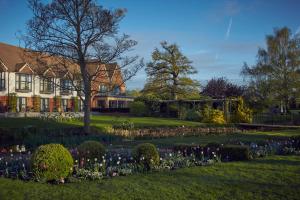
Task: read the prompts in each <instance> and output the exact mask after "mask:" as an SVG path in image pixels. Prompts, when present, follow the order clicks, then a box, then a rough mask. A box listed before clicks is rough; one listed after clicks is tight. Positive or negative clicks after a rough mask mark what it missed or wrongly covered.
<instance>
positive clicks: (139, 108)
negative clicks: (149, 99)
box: [129, 101, 147, 117]
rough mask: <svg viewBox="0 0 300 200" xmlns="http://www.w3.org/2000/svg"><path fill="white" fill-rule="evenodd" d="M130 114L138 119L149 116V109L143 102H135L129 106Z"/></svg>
mask: <svg viewBox="0 0 300 200" xmlns="http://www.w3.org/2000/svg"><path fill="white" fill-rule="evenodd" d="M129 108H130V114H132V115H134V116H138V117H143V116H146V115H147V107H146V105H145V103H144V102H142V101H134V102H131V103H130V104H129Z"/></svg>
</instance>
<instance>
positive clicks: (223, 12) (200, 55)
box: [0, 0, 300, 89]
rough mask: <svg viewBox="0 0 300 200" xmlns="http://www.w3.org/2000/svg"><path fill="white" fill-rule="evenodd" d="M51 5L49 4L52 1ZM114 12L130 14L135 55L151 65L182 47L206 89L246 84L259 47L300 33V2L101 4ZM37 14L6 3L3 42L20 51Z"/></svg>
mask: <svg viewBox="0 0 300 200" xmlns="http://www.w3.org/2000/svg"><path fill="white" fill-rule="evenodd" d="M48 1H49V0H48ZM98 3H99V4H100V5H103V6H104V7H105V8H108V9H117V8H126V9H127V14H126V16H125V18H124V19H123V20H122V22H121V23H120V34H121V33H125V34H128V35H130V36H131V39H134V40H136V41H137V42H138V44H137V46H136V47H135V48H134V50H133V51H132V52H131V54H134V55H138V56H140V57H141V58H144V60H145V62H149V61H150V60H151V52H153V50H154V48H155V47H159V46H160V42H161V41H167V42H169V43H176V44H177V45H179V46H180V49H181V50H182V52H183V53H184V55H186V56H187V57H188V58H189V59H190V60H192V61H193V66H194V67H195V68H196V69H197V71H198V73H197V74H195V75H193V77H192V78H194V79H197V80H199V81H200V82H201V83H203V84H205V82H206V81H207V80H209V79H211V78H214V77H226V78H228V79H229V80H232V81H233V82H236V83H242V81H243V77H241V76H240V71H241V68H242V66H243V63H244V62H246V63H248V64H249V65H253V64H255V62H256V54H257V50H258V48H259V47H263V48H264V47H265V37H266V35H268V34H272V33H273V29H274V28H280V27H283V26H287V27H289V28H290V29H291V30H292V32H293V33H296V32H300V0H98ZM30 18H31V11H30V9H29V8H28V7H27V3H26V0H0V42H4V43H8V44H12V45H17V46H18V45H19V40H18V35H20V32H23V33H24V32H25V30H26V22H27V21H28V20H29V19H30ZM145 81H146V74H145V71H144V69H142V70H141V71H139V72H138V74H137V75H136V76H135V77H133V78H132V80H130V81H128V83H127V88H128V89H142V88H143V85H144V83H145Z"/></svg>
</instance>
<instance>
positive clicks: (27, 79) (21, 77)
mask: <svg viewBox="0 0 300 200" xmlns="http://www.w3.org/2000/svg"><path fill="white" fill-rule="evenodd" d="M31 88H32V76H31V75H30V74H16V90H18V91H25V92H30V91H31Z"/></svg>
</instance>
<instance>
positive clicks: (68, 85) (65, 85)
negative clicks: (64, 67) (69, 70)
mask: <svg viewBox="0 0 300 200" xmlns="http://www.w3.org/2000/svg"><path fill="white" fill-rule="evenodd" d="M60 92H61V93H62V94H70V93H71V92H72V82H71V80H68V79H62V80H61V82H60Z"/></svg>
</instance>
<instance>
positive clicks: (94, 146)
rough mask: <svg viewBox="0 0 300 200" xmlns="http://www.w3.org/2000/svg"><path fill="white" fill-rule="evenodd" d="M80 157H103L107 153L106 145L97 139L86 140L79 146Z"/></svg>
mask: <svg viewBox="0 0 300 200" xmlns="http://www.w3.org/2000/svg"><path fill="white" fill-rule="evenodd" d="M77 150H78V154H79V157H81V158H85V159H95V158H97V159H102V156H104V154H105V148H104V146H103V145H102V144H101V143H100V142H97V141H85V142H83V143H82V144H81V145H79V146H78V147H77Z"/></svg>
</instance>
